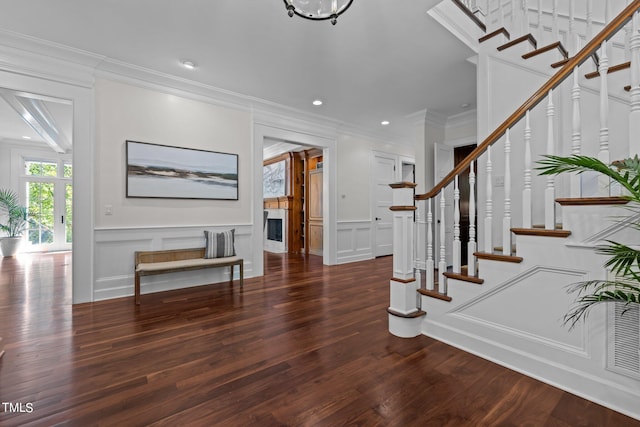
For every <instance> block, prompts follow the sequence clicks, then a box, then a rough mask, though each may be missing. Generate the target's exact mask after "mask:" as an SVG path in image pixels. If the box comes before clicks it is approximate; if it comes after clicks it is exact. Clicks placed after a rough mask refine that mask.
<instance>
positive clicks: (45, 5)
mask: <svg viewBox="0 0 640 427" xmlns="http://www.w3.org/2000/svg"><path fill="white" fill-rule="evenodd" d="M438 2H439V0H355V1H354V2H353V5H352V6H351V8H350V9H348V10H347V11H346V12H345V14H344V15H342V16H340V18H339V19H338V23H337V25H335V26H332V25H331V24H330V23H329V22H328V21H319V22H316V21H309V20H306V19H302V18H299V17H297V16H294V17H293V18H289V16H288V15H287V13H286V10H285V6H284V3H283V1H282V0H215V1H212V0H206V1H205V0H180V1H176V0H136V1H131V0H102V1H99V0H58V1H51V0H21V1H15V0H0V10H2V13H1V14H0V43H2V33H1V31H2V30H8V31H11V32H16V33H20V34H24V35H27V36H30V37H35V38H38V39H44V40H47V41H50V42H54V43H58V44H61V45H65V46H69V47H72V48H75V49H81V50H84V51H88V52H91V53H94V54H98V55H101V56H104V57H106V61H118V62H123V63H127V64H131V65H134V66H138V67H143V68H146V69H149V70H154V71H158V72H161V73H165V74H169V75H173V76H177V77H179V78H183V79H188V80H192V81H195V82H197V83H199V84H204V85H208V86H212V87H215V88H220V89H224V90H226V91H231V92H235V93H238V94H241V95H246V96H249V97H254V98H259V99H262V100H266V101H269V102H272V103H276V104H280V105H284V106H287V107H291V108H294V109H297V110H301V111H304V112H308V113H313V114H317V115H320V116H324V117H326V118H328V119H331V120H333V121H334V122H337V123H338V124H341V123H342V124H344V125H345V126H346V125H348V126H353V127H355V128H360V129H366V130H371V131H375V132H383V133H384V132H387V133H388V134H389V135H394V134H397V135H401V134H406V126H405V124H406V119H407V117H410V116H412V115H415V114H418V113H420V112H422V114H424V110H428V111H432V112H434V113H437V114H439V115H442V116H451V115H454V114H458V113H461V112H462V111H463V107H462V105H463V104H469V105H471V106H474V105H475V94H476V78H475V67H474V65H473V64H471V63H470V62H469V61H467V58H469V57H470V56H472V55H473V52H472V51H471V50H470V49H469V48H468V47H466V46H465V45H464V44H463V43H462V42H460V41H459V40H458V39H456V38H455V37H453V36H452V35H451V34H450V33H448V32H447V31H446V30H445V29H444V28H443V27H442V26H441V25H439V24H438V23H437V22H435V21H434V20H433V19H432V18H431V17H430V16H429V15H427V11H428V10H429V9H430V8H432V7H433V6H435V5H436V4H437V3H438ZM183 60H189V61H193V62H194V63H195V64H196V68H195V69H194V70H187V69H185V68H184V67H182V66H181V61H183ZM98 67H100V65H98ZM314 99H321V100H322V101H323V105H321V106H319V107H316V106H313V105H312V101H313V100H314ZM5 112H6V111H5V109H4V108H3V107H2V106H0V113H2V114H3V115H4V113H5ZM382 120H388V121H390V122H391V124H390V125H388V126H386V127H384V128H382V126H381V124H380V122H381V121H382ZM0 123H2V124H4V123H6V119H5V118H0ZM402 127H404V129H403V128H402ZM4 132H5V130H4V126H3V127H2V129H0V138H3V137H5V135H4ZM12 132H14V133H15V132H16V131H15V130H12ZM18 133H20V132H18ZM14 137H15V136H14Z"/></svg>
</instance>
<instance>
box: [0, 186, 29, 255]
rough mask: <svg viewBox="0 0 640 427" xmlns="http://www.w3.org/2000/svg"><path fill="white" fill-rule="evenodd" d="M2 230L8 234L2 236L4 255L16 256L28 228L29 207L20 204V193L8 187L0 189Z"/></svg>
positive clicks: (0, 243)
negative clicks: (23, 234)
mask: <svg viewBox="0 0 640 427" xmlns="http://www.w3.org/2000/svg"><path fill="white" fill-rule="evenodd" d="M0 221H3V222H0V230H2V231H3V232H4V233H5V234H6V235H7V236H6V237H2V238H0V249H1V250H2V255H3V256H15V254H16V253H17V252H18V248H19V245H20V243H21V242H22V233H23V232H24V230H25V229H26V228H27V225H28V222H27V208H26V207H24V206H22V205H21V204H20V201H19V199H18V195H17V194H16V193H15V192H14V191H12V190H8V189H0Z"/></svg>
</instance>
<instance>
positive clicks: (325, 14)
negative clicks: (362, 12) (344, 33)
mask: <svg viewBox="0 0 640 427" xmlns="http://www.w3.org/2000/svg"><path fill="white" fill-rule="evenodd" d="M283 1H284V4H285V5H286V6H287V11H288V13H289V16H291V17H293V15H294V14H296V15H298V16H301V17H303V18H306V19H313V20H314V21H322V20H324V19H330V20H331V23H332V24H333V25H336V22H337V21H338V16H339V15H342V14H343V13H344V11H345V10H347V9H349V6H351V3H352V2H353V0H283Z"/></svg>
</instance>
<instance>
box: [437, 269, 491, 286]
mask: <svg viewBox="0 0 640 427" xmlns="http://www.w3.org/2000/svg"><path fill="white" fill-rule="evenodd" d="M444 276H445V277H446V278H448V279H456V280H462V281H463V282H469V283H476V284H478V285H481V284H483V283H484V280H483V279H481V278H479V277H475V276H469V275H467V274H462V273H450V272H448V271H447V272H446V273H444Z"/></svg>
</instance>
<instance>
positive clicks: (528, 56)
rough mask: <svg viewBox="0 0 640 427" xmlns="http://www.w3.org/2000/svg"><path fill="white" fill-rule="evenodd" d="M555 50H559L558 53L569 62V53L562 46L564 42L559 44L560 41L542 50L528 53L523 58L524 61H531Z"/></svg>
mask: <svg viewBox="0 0 640 427" xmlns="http://www.w3.org/2000/svg"><path fill="white" fill-rule="evenodd" d="M553 49H558V51H559V52H560V54H561V55H562V57H563V58H565V59H566V60H567V61H568V58H569V52H568V51H567V49H565V47H564V46H563V45H562V42H559V41H558V42H555V43H551V44H548V45H546V46H542V47H540V48H538V49H536V50H532V51H531V52H527V53H525V54H524V55H522V58H523V59H530V58H533V57H534V56H537V55H540V54H543V53H545V52H549V51H550V50H553Z"/></svg>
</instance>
